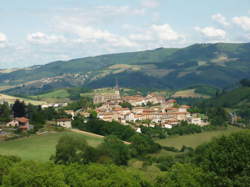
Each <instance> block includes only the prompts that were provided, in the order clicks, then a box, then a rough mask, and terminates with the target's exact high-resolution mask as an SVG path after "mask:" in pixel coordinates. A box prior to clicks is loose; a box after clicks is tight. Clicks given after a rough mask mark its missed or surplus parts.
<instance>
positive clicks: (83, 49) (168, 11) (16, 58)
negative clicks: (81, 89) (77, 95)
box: [0, 0, 250, 68]
mask: <svg viewBox="0 0 250 187" xmlns="http://www.w3.org/2000/svg"><path fill="white" fill-rule="evenodd" d="M249 41H250V1H249V0H209V1H201V0H42V1H34V0H1V2H0V68H15V67H27V66H31V65H39V64H45V63H49V62H52V61H56V60H68V59H72V58H79V57H86V56H95V55H100V54H107V53H118V52H128V51H138V50H145V49H154V48H158V47H185V46H188V45H191V44H194V43H203V42H206V43H209V42H211V43H215V42H249Z"/></svg>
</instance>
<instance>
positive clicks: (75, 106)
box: [65, 97, 94, 111]
mask: <svg viewBox="0 0 250 187" xmlns="http://www.w3.org/2000/svg"><path fill="white" fill-rule="evenodd" d="M90 108H94V104H93V99H92V98H90V97H80V98H79V99H78V100H76V101H74V102H72V103H69V105H68V106H67V107H65V109H67V110H74V111H76V110H79V109H84V110H87V109H90Z"/></svg>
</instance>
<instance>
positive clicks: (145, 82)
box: [0, 43, 250, 94]
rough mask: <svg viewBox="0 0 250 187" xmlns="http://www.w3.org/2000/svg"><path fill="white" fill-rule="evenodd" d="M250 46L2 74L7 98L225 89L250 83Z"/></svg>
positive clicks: (199, 47) (195, 48)
mask: <svg viewBox="0 0 250 187" xmlns="http://www.w3.org/2000/svg"><path fill="white" fill-rule="evenodd" d="M249 51H250V43H243V44H229V43H218V44H195V45H192V46H189V47H186V48H182V49H165V48H159V49H155V50H151V51H150V50H149V51H142V52H131V53H122V54H110V55H102V56H97V57H87V58H80V59H74V60H70V61H57V62H53V63H49V64H47V65H43V66H35V67H31V68H26V69H19V70H17V71H13V72H10V73H0V82H1V84H2V85H16V87H15V88H11V89H9V90H7V91H5V92H6V93H9V94H22V93H25V94H30V92H33V93H40V92H42V91H44V90H46V91H49V90H52V89H55V88H62V87H74V86H79V85H83V86H88V87H92V88H99V87H107V86H113V85H114V82H115V79H118V80H119V83H120V86H122V87H131V88H135V87H136V88H138V87H140V88H145V87H151V88H164V89H167V88H170V89H180V88H186V87H190V86H193V85H198V84H202V85H210V86H214V87H219V88H224V87H227V86H230V85H233V84H234V83H235V82H238V81H239V80H240V79H243V78H250V53H249Z"/></svg>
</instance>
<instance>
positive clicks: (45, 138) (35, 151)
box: [0, 132, 102, 162]
mask: <svg viewBox="0 0 250 187" xmlns="http://www.w3.org/2000/svg"><path fill="white" fill-rule="evenodd" d="M64 135H74V136H83V137H85V138H86V140H87V142H88V143H89V145H91V146H97V145H98V144H100V143H101V142H102V138H99V137H94V136H90V135H83V134H79V133H74V132H58V133H50V134H45V135H40V136H38V135H34V136H31V137H29V138H21V139H16V140H10V141H2V142H0V154H2V155H16V156H19V157H21V158H22V159H24V160H38V161H43V162H44V161H48V160H49V158H50V156H51V155H52V154H54V153H55V147H56V144H57V142H58V140H59V139H60V137H62V136H64Z"/></svg>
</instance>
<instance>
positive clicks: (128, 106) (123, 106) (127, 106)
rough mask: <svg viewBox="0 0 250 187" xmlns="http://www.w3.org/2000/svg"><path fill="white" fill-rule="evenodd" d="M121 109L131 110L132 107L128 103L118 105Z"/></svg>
mask: <svg viewBox="0 0 250 187" xmlns="http://www.w3.org/2000/svg"><path fill="white" fill-rule="evenodd" d="M119 105H120V106H121V107H122V108H129V109H130V110H132V108H133V106H132V105H131V104H130V103H129V102H123V103H120V104H119Z"/></svg>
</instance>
